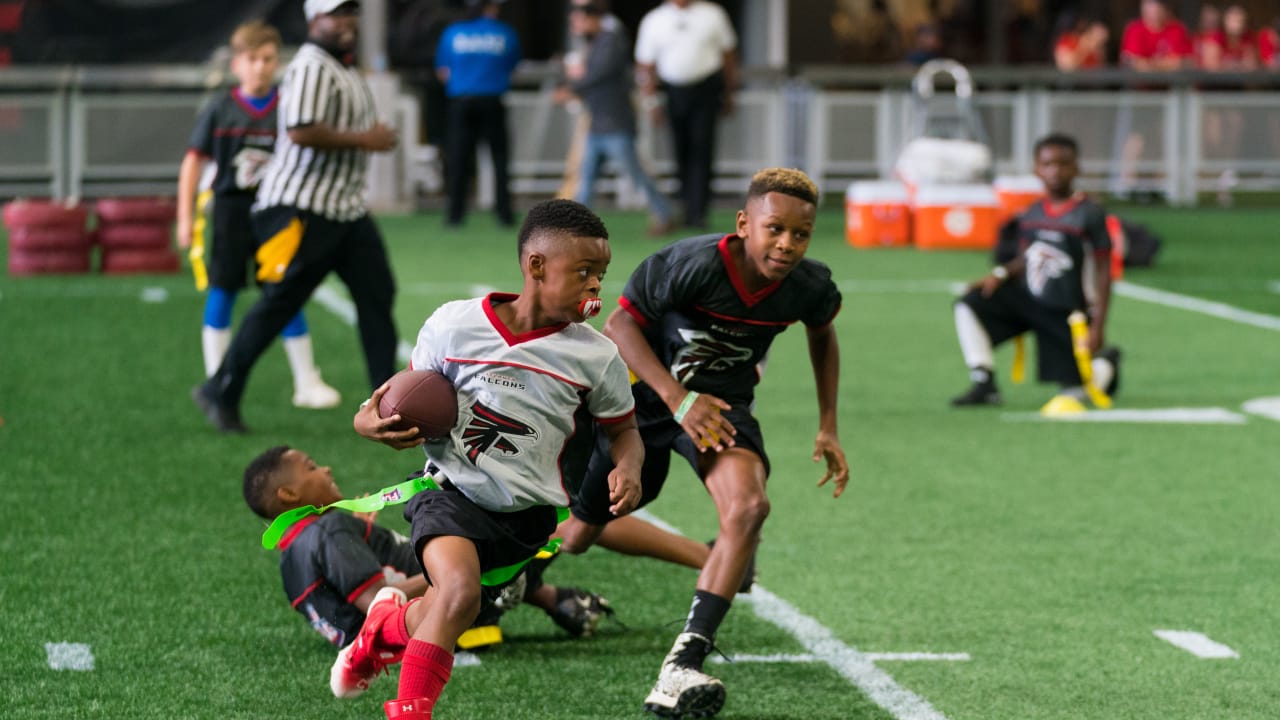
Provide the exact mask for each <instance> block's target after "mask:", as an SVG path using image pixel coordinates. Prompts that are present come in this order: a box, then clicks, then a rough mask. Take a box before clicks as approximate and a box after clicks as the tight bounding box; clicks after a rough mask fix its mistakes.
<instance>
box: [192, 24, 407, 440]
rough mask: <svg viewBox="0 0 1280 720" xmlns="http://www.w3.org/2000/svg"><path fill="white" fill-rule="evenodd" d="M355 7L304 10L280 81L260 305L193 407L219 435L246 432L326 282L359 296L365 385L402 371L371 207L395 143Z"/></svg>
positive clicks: (263, 208)
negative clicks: (369, 175)
mask: <svg viewBox="0 0 1280 720" xmlns="http://www.w3.org/2000/svg"><path fill="white" fill-rule="evenodd" d="M359 11H360V7H359V4H358V3H356V2H352V1H350V0H306V2H305V4H304V12H305V14H306V18H307V27H308V33H307V42H306V43H304V44H303V45H302V47H300V48H299V49H298V53H297V55H296V56H294V59H293V61H292V62H290V63H289V66H288V68H286V70H285V75H284V81H283V82H282V83H281V88H280V97H281V104H280V108H279V110H278V114H279V130H280V131H279V133H278V137H277V139H276V147H275V153H274V154H273V155H272V156H271V162H270V164H269V165H268V166H267V169H266V171H265V175H264V177H263V179H262V184H261V185H260V186H259V188H258V196H257V200H256V201H255V203H254V208H253V209H254V214H253V220H252V222H253V230H254V235H255V236H256V238H257V239H258V241H259V246H258V251H257V261H258V280H259V282H260V283H261V285H262V297H261V298H260V299H259V300H258V302H257V304H255V305H254V306H253V307H252V308H251V309H250V310H249V312H248V314H247V315H246V316H245V318H244V322H243V323H242V324H241V325H240V329H239V331H237V332H236V335H235V338H234V339H232V341H231V346H230V348H228V349H227V354H226V357H225V358H224V359H223V361H222V365H221V367H219V368H218V371H217V372H216V373H214V375H213V376H212V377H210V378H209V379H208V380H207V381H206V382H205V383H204V384H202V385H197V386H196V387H195V388H194V389H193V390H192V393H191V395H192V399H194V400H195V403H196V405H197V406H198V407H199V408H200V409H201V410H202V411H203V412H204V414H205V417H207V418H208V419H209V422H210V423H212V424H213V426H214V427H216V428H217V429H218V430H219V431H221V432H245V431H246V428H245V426H244V424H243V423H242V422H241V420H240V398H241V396H242V395H243V394H244V388H245V383H246V382H247V381H248V378H249V371H250V370H252V369H253V364H254V363H255V362H257V360H258V357H259V356H260V355H262V353H263V351H264V350H266V348H267V346H268V345H269V344H270V343H271V341H272V339H273V338H275V337H276V336H277V335H279V334H280V331H281V330H282V329H283V328H284V326H285V325H286V324H287V323H288V322H289V320H290V318H292V317H293V316H294V315H296V314H297V313H298V311H299V310H301V309H302V306H303V305H304V304H305V303H306V301H307V299H308V298H310V297H311V293H312V292H313V291H314V290H315V289H316V287H317V286H319V285H320V283H321V282H322V281H323V280H324V279H325V277H326V276H327V275H328V274H329V273H330V272H337V273H338V277H340V278H341V279H342V281H343V282H344V283H345V284H346V285H347V288H348V289H349V290H350V291H351V298H352V300H353V301H354V302H355V306H356V312H357V314H358V318H359V327H360V342H361V344H362V345H363V346H364V355H365V362H366V363H367V365H368V371H369V384H370V385H371V386H372V387H375V388H376V387H378V386H379V385H381V384H382V383H383V382H384V381H386V379H387V378H389V377H391V376H392V375H393V374H394V373H395V363H396V358H395V353H396V328H395V323H394V321H393V320H392V317H391V305H392V300H393V299H394V297H395V278H394V277H393V276H392V274H391V267H390V266H389V265H388V263H387V254H386V249H385V248H384V247H383V243H382V236H381V234H380V233H379V232H378V228H377V226H376V225H374V223H373V220H372V219H371V218H370V217H369V213H368V210H367V209H366V208H365V205H364V197H363V196H364V190H365V169H366V166H367V164H368V158H369V153H370V152H385V151H388V150H391V149H392V148H394V147H395V145H396V134H395V131H393V130H391V129H390V128H388V127H387V126H385V125H383V124H381V123H379V122H377V121H376V120H375V108H374V104H373V95H372V94H371V93H370V91H369V86H368V85H367V84H366V83H365V81H364V78H363V76H362V75H361V74H360V72H359V70H357V69H356V68H355V67H354V65H353V63H354V51H355V47H356V36H357V32H358V30H359V22H360V21H359Z"/></svg>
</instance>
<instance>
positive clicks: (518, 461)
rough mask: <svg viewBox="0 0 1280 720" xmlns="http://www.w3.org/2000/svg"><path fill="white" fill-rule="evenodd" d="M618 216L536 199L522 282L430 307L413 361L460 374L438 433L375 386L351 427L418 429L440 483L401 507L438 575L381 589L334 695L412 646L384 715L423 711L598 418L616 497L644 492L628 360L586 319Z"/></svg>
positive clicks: (523, 242)
mask: <svg viewBox="0 0 1280 720" xmlns="http://www.w3.org/2000/svg"><path fill="white" fill-rule="evenodd" d="M608 237H609V235H608V231H607V230H606V229H605V227H604V223H602V222H601V221H600V218H598V217H597V216H596V215H595V214H594V213H593V212H591V211H590V210H588V209H587V208H586V207H584V206H583V205H580V204H578V203H575V202H573V201H570V200H550V201H547V202H543V203H539V204H538V205H535V206H534V207H533V208H531V209H530V210H529V213H528V215H527V216H526V218H525V221H524V225H523V226H522V227H521V228H520V234H519V245H518V248H519V258H520V270H521V273H522V274H523V276H524V287H523V289H522V290H521V293H520V294H519V295H510V294H504V293H493V294H491V295H488V296H486V297H482V298H474V299H471V300H462V301H455V302H451V303H447V304H445V305H443V306H441V307H440V308H439V309H437V310H436V311H435V312H434V313H433V314H432V315H431V317H429V318H427V321H426V323H425V324H424V325H423V326H422V330H421V331H420V332H419V333H418V341H417V344H416V345H415V346H414V349H413V354H412V361H411V367H413V368H414V369H418V370H434V371H436V372H440V373H442V374H444V375H445V376H446V377H448V378H449V380H450V382H451V383H452V384H453V386H454V388H455V390H456V391H457V394H458V423H457V425H456V426H455V427H454V429H453V432H452V434H451V435H450V436H449V437H447V438H444V439H442V440H440V441H427V442H425V443H424V441H423V440H422V439H421V438H417V437H415V436H416V434H417V430H416V429H411V430H407V431H395V430H392V429H391V428H392V426H393V425H394V424H395V419H396V418H395V416H392V417H391V418H380V417H379V416H378V412H377V408H378V404H379V402H380V400H381V396H382V394H384V393H385V392H386V387H387V386H386V385H384V386H383V387H381V388H379V389H378V390H376V391H375V392H374V394H373V396H372V397H371V398H370V399H369V402H368V403H366V404H365V405H363V406H362V407H361V409H360V410H359V411H358V412H357V413H356V416H355V418H354V420H353V424H354V426H355V429H356V431H357V432H358V433H359V434H360V435H362V436H364V437H367V438H369V439H372V440H378V441H381V442H383V443H385V444H387V445H390V446H392V447H394V448H405V447H412V446H414V445H419V444H423V445H424V448H425V451H426V455H427V467H426V471H427V473H428V474H429V475H431V476H432V477H434V478H435V480H436V482H437V483H438V484H439V485H440V488H441V489H439V490H425V491H423V492H420V493H418V494H417V495H415V496H414V497H413V498H412V499H411V500H410V501H409V504H408V505H407V507H406V509H405V519H406V520H408V521H409V522H410V523H411V524H412V526H413V532H412V535H413V538H412V540H413V546H414V550H415V552H416V553H417V557H418V559H419V561H420V562H421V564H422V569H423V572H424V574H425V576H426V578H427V582H428V583H429V584H430V587H429V589H428V590H427V592H426V595H425V597H424V598H423V600H422V601H419V602H409V603H406V600H405V596H404V595H403V594H402V593H400V592H399V591H397V590H395V589H385V590H383V591H381V592H380V593H379V594H378V597H376V598H375V599H374V601H373V603H372V605H371V606H370V608H369V614H368V618H367V619H366V621H365V624H364V626H363V627H362V628H361V630H360V633H359V635H358V636H357V638H356V641H355V642H354V643H352V644H351V645H350V646H349V647H348V648H346V649H344V650H343V651H342V652H341V653H339V655H338V658H337V660H336V661H335V663H334V666H333V670H332V672H331V675H330V686H331V688H332V690H333V692H334V694H335V695H337V696H338V697H354V696H356V695H359V694H360V693H362V692H363V691H364V690H365V689H366V688H367V687H368V684H369V682H370V681H371V680H373V678H374V677H375V676H376V675H377V674H378V672H379V671H380V670H381V669H382V668H384V667H385V666H386V665H388V664H390V663H394V662H396V661H399V660H403V665H402V667H401V669H400V687H399V691H398V693H397V695H396V699H395V700H393V701H391V702H388V703H386V704H385V705H384V711H385V712H386V716H387V717H388V718H406V719H407V718H412V719H414V720H426V719H428V718H430V717H431V708H432V707H433V706H434V705H435V703H436V700H437V699H438V698H439V697H440V693H441V692H442V690H443V689H444V686H445V684H446V683H447V682H448V680H449V675H450V673H451V671H452V667H453V655H452V654H451V652H450V650H451V649H452V648H453V646H454V643H455V641H456V640H457V639H458V636H459V635H461V634H462V632H463V631H464V630H466V629H467V627H468V626H470V625H471V623H472V621H473V620H475V618H476V615H477V613H478V612H479V610H480V599H481V586H482V582H483V581H484V580H485V576H486V575H489V576H491V577H492V576H493V575H494V574H495V573H497V574H499V575H500V574H501V571H502V570H504V569H508V568H511V567H513V566H521V565H523V564H524V563H526V562H527V561H528V560H530V559H531V558H533V557H534V555H535V554H536V553H538V551H539V550H540V549H541V548H542V547H543V546H544V544H545V543H546V542H547V540H548V538H549V537H550V536H551V535H552V533H553V532H555V529H556V524H557V522H558V519H559V512H558V511H557V508H565V507H567V506H568V505H569V504H570V502H571V501H572V497H573V494H574V491H575V490H576V486H577V484H578V482H579V479H580V478H581V477H582V476H583V472H584V470H585V465H586V460H587V457H588V456H589V455H590V452H591V443H592V437H593V436H592V423H593V422H594V423H598V424H599V426H600V427H601V428H603V430H602V434H603V435H604V436H605V437H606V438H607V439H608V443H609V447H610V450H609V454H610V458H611V459H612V461H613V463H614V464H615V465H616V467H615V469H614V470H613V471H612V472H610V473H609V474H608V476H607V477H606V478H605V479H604V480H603V482H604V483H605V484H606V485H607V486H608V488H607V490H605V491H604V494H605V495H606V496H607V497H608V502H607V504H608V506H609V512H611V513H613V514H615V515H623V514H626V513H628V512H630V511H631V510H632V509H633V508H634V507H635V504H636V501H637V500H639V497H640V466H641V464H642V463H643V460H644V451H643V448H642V446H641V443H640V434H639V433H638V432H637V431H636V422H635V415H634V412H635V408H634V403H633V400H632V397H631V390H630V388H629V386H628V382H627V368H626V366H625V365H624V364H623V362H622V359H621V358H620V357H619V356H618V350H617V347H616V346H615V345H614V344H613V343H612V342H610V341H609V339H608V338H606V337H604V336H603V335H602V334H600V333H599V332H598V331H596V330H595V329H594V328H592V327H590V326H589V325H586V324H585V323H584V322H583V321H585V320H586V319H588V318H589V317H591V316H592V315H594V314H595V313H596V312H598V310H599V307H600V285H601V280H602V279H603V277H604V273H605V269H606V268H607V267H608V265H609V260H610V257H611V253H610V250H609V242H608Z"/></svg>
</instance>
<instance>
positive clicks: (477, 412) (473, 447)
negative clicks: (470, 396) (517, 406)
mask: <svg viewBox="0 0 1280 720" xmlns="http://www.w3.org/2000/svg"><path fill="white" fill-rule="evenodd" d="M517 437H532V438H534V439H535V440H536V439H537V437H538V431H537V430H534V429H533V428H532V427H530V426H529V425H528V424H526V423H523V422H520V421H519V420H516V419H515V418H513V417H508V416H506V415H503V414H502V413H500V412H498V411H496V410H494V409H493V408H489V407H485V406H484V405H483V404H482V403H476V404H475V405H472V406H471V422H469V423H467V427H466V428H464V429H463V430H462V444H463V445H466V446H467V459H468V460H470V461H471V464H472V465H475V464H476V462H477V461H478V460H479V458H480V454H481V453H485V452H488V451H489V449H490V448H493V449H495V450H497V451H499V452H501V453H502V454H504V455H518V454H519V453H520V448H519V446H517V445H516V444H515V443H514V442H512V438H517Z"/></svg>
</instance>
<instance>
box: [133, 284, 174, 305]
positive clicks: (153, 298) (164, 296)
mask: <svg viewBox="0 0 1280 720" xmlns="http://www.w3.org/2000/svg"><path fill="white" fill-rule="evenodd" d="M139 298H140V299H141V300H142V302H144V303H162V302H166V301H167V300H168V299H169V291H168V290H165V289H164V288H162V287H146V288H142V294H141V295H139Z"/></svg>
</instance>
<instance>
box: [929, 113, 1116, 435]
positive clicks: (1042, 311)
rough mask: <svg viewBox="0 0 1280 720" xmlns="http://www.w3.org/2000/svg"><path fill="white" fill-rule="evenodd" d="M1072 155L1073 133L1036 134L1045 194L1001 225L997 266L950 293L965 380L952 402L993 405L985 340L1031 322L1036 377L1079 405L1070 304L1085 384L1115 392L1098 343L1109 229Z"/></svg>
mask: <svg viewBox="0 0 1280 720" xmlns="http://www.w3.org/2000/svg"><path fill="white" fill-rule="evenodd" d="M1078 156H1079V148H1078V146H1077V145H1076V141H1075V140H1074V139H1073V138H1071V137H1069V136H1067V135H1061V134H1053V135H1048V136H1046V137H1043V138H1041V139H1040V140H1039V141H1037V142H1036V146H1035V160H1036V175H1037V176H1038V177H1039V178H1040V179H1041V180H1042V181H1044V186H1045V192H1046V195H1045V198H1044V199H1043V200H1041V201H1040V202H1038V203H1036V204H1034V205H1032V206H1031V207H1029V208H1027V210H1025V211H1024V212H1023V213H1022V214H1021V215H1019V216H1018V217H1017V218H1016V219H1015V220H1014V221H1013V225H1012V226H1011V227H1010V228H1009V229H1010V231H1011V235H1016V238H1014V239H1015V240H1016V247H1013V248H1009V249H1008V250H1007V251H1001V250H998V251H997V258H998V259H999V260H1000V261H1001V262H1000V264H997V265H996V266H995V267H993V268H992V269H991V272H990V273H988V274H987V276H986V277H984V278H982V279H980V280H977V281H975V282H973V283H972V284H971V285H970V287H969V291H968V292H967V293H965V295H964V296H963V297H961V298H960V299H959V300H957V301H956V304H955V320H956V334H957V336H959V339H960V349H961V351H962V352H963V353H964V359H965V364H967V365H968V366H969V377H970V379H971V380H972V381H973V384H972V385H971V386H970V387H969V389H968V390H967V391H966V392H965V393H964V394H962V395H959V396H957V397H955V398H953V399H952V400H951V404H952V405H953V406H956V407H966V406H973V405H998V404H999V403H1000V393H999V390H998V389H997V388H996V382H995V375H994V374H993V371H992V366H993V364H994V360H993V348H994V347H995V346H997V345H999V344H1000V343H1002V342H1004V341H1006V340H1008V339H1010V338H1013V337H1016V336H1018V335H1021V334H1022V333H1024V332H1026V331H1028V330H1033V331H1035V334H1036V346H1037V351H1038V352H1037V354H1038V356H1039V378H1040V381H1041V382H1057V383H1059V384H1061V386H1062V388H1063V392H1064V395H1065V396H1066V397H1067V398H1068V399H1074V400H1075V402H1074V403H1073V404H1074V406H1075V408H1076V409H1077V410H1083V405H1082V402H1083V401H1084V400H1085V399H1086V397H1085V396H1086V393H1085V392H1084V389H1083V387H1082V382H1083V381H1082V378H1081V374H1082V373H1081V367H1080V365H1079V363H1078V361H1077V359H1076V355H1075V354H1074V352H1073V345H1072V342H1073V341H1072V337H1071V327H1070V325H1069V322H1068V318H1069V317H1070V316H1071V314H1072V313H1073V312H1076V311H1082V312H1086V313H1087V314H1088V316H1089V329H1088V336H1087V344H1088V352H1089V353H1090V354H1092V355H1094V357H1093V359H1092V362H1091V363H1088V365H1089V367H1088V368H1087V371H1088V372H1090V374H1091V375H1092V383H1093V385H1095V386H1096V387H1097V388H1099V389H1104V390H1105V392H1106V393H1107V394H1108V395H1110V394H1111V393H1112V392H1114V391H1115V388H1116V384H1117V377H1118V365H1119V360H1120V352H1119V350H1117V349H1115V348H1104V343H1105V339H1106V334H1105V328H1106V322H1107V309H1108V306H1109V305H1110V299H1111V237H1110V235H1109V233H1108V232H1107V216H1106V211H1105V210H1103V208H1102V206H1100V205H1098V204H1097V203H1095V202H1093V201H1092V200H1090V199H1089V198H1087V197H1085V195H1084V194H1083V193H1078V192H1076V191H1075V186H1074V183H1075V179H1076V175H1077V174H1078V173H1079V170H1080V169H1079V164H1078V162H1077V158H1078ZM1048 409H1049V406H1046V411H1048Z"/></svg>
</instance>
